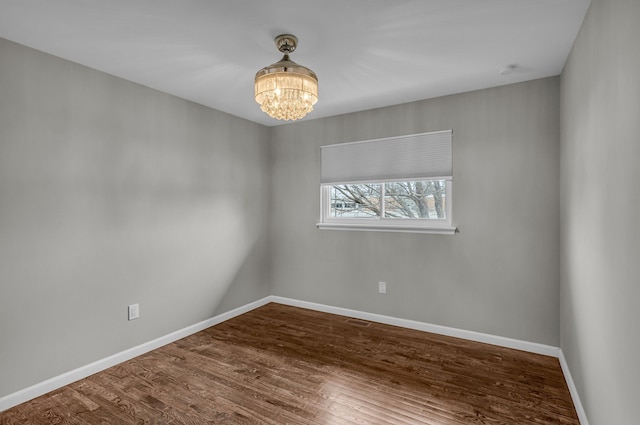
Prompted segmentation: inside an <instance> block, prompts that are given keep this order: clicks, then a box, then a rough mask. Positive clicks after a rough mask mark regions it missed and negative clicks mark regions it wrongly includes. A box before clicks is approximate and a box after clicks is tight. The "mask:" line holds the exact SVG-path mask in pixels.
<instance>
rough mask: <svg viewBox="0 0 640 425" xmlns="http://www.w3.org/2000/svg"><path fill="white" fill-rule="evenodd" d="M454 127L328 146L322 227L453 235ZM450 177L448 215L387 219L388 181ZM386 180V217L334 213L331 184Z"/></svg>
mask: <svg viewBox="0 0 640 425" xmlns="http://www.w3.org/2000/svg"><path fill="white" fill-rule="evenodd" d="M452 132H453V131H452V130H443V131H434V132H430V133H420V134H409V135H405V136H397V137H388V138H383V139H374V140H365V141H360V142H349V143H342V144H334V145H327V146H322V147H321V148H320V150H321V152H320V156H321V167H320V168H321V172H320V174H321V176H320V222H319V223H317V227H318V228H319V229H331V230H372V231H394V232H412V233H415V232H419V233H443V234H453V233H455V231H456V228H455V227H454V226H453V224H452V210H453V201H452V200H453V151H452V149H453V146H452ZM425 180H430V181H433V180H444V181H445V191H446V195H445V196H446V203H445V218H444V219H438V218H435V219H434V218H410V217H407V218H398V217H394V218H388V217H385V205H384V202H385V193H384V191H385V190H384V188H385V186H384V184H385V183H388V182H406V181H425ZM345 184H382V185H383V186H382V188H381V189H382V190H381V194H380V197H381V198H380V207H381V214H380V217H332V216H331V188H332V187H334V186H339V185H345Z"/></svg>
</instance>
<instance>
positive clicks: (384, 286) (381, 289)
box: [378, 282, 387, 294]
mask: <svg viewBox="0 0 640 425" xmlns="http://www.w3.org/2000/svg"><path fill="white" fill-rule="evenodd" d="M378 293H380V294H386V293H387V282H378Z"/></svg>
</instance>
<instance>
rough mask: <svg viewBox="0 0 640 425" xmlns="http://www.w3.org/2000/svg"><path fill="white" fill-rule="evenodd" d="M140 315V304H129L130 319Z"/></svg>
mask: <svg viewBox="0 0 640 425" xmlns="http://www.w3.org/2000/svg"><path fill="white" fill-rule="evenodd" d="M138 317H140V306H139V305H138V304H131V305H130V306H129V320H134V319H137V318H138Z"/></svg>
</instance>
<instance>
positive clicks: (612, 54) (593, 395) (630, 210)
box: [561, 0, 640, 425]
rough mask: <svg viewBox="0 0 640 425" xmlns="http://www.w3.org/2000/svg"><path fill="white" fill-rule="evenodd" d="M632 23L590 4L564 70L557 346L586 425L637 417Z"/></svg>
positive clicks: (638, 231) (638, 78)
mask: <svg viewBox="0 0 640 425" xmlns="http://www.w3.org/2000/svg"><path fill="white" fill-rule="evenodd" d="M639 23H640V1H638V0H593V1H592V2H591V7H590V9H589V12H588V13H587V16H586V18H585V21H584V23H583V25H582V29H581V30H580V33H579V34H578V38H577V40H576V42H575V44H574V47H573V50H572V52H571V55H570V56H569V60H568V62H567V65H566V67H565V70H564V72H563V74H562V92H561V99H562V100H561V105H562V106H561V112H562V114H561V116H562V126H561V127H562V132H561V134H562V145H561V146H562V148H561V170H562V176H561V181H562V203H561V211H562V213H561V217H562V218H561V222H562V279H561V281H562V284H561V348H562V350H563V352H564V354H565V357H566V359H567V362H568V364H569V368H570V370H571V374H572V377H573V379H574V381H575V383H576V385H577V388H578V391H579V393H580V398H581V400H582V402H583V404H584V405H585V408H586V411H587V415H588V417H589V421H590V423H591V425H608V424H617V425H631V424H637V423H638V401H639V400H640V366H639V364H638V360H639V359H640V301H639V300H640V262H639V260H640V221H639V217H640V188H639V186H638V184H639V183H640V166H639V165H638V161H639V160H640V48H639V47H638V41H640V25H639Z"/></svg>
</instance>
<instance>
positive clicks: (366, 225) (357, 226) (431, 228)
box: [316, 177, 456, 235]
mask: <svg viewBox="0 0 640 425" xmlns="http://www.w3.org/2000/svg"><path fill="white" fill-rule="evenodd" d="M411 180H412V181H419V180H437V179H434V178H432V177H429V178H419V179H411ZM362 183H364V182H362ZM368 183H376V184H383V183H387V182H368ZM338 185H339V184H331V185H322V186H321V187H320V222H319V223H317V225H316V226H317V227H318V228H319V229H323V230H360V231H382V232H409V233H439V234H448V235H452V234H454V233H455V231H456V228H455V227H453V226H452V224H451V222H452V221H451V217H452V216H451V213H452V210H453V207H452V205H453V202H452V198H453V196H452V194H453V182H452V180H445V191H446V199H447V202H446V203H445V218H390V217H384V212H385V205H384V202H385V201H384V198H385V186H384V185H383V186H382V188H381V193H380V209H381V214H380V217H362V218H354V217H348V218H338V217H332V216H331V187H332V186H338Z"/></svg>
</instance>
